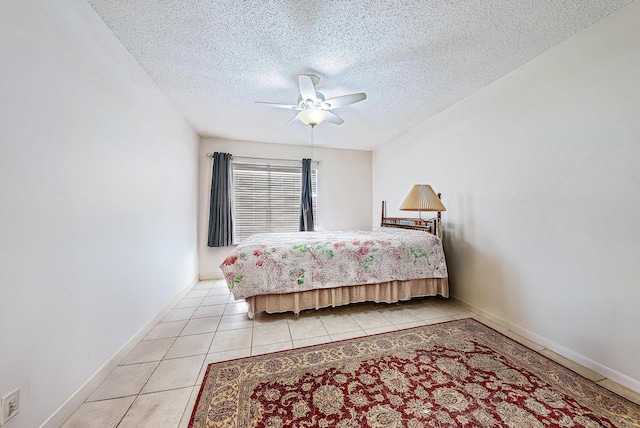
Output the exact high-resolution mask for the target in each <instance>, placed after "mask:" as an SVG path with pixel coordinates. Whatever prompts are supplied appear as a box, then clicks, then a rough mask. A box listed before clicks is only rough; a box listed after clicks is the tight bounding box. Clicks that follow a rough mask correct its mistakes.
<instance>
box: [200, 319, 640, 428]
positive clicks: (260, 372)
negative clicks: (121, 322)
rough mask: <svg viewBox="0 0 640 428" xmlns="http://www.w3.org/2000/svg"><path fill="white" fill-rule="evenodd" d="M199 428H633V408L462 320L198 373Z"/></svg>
mask: <svg viewBox="0 0 640 428" xmlns="http://www.w3.org/2000/svg"><path fill="white" fill-rule="evenodd" d="M189 426H190V427H193V428H196V427H197V428H201V427H241V428H245V427H269V428H277V427H300V428H301V427H337V428H358V427H411V428H418V427H518V428H519V427H638V426H640V406H638V405H636V404H634V403H632V402H630V401H627V400H625V399H624V398H621V397H619V396H618V395H615V394H613V393H612V392H610V391H608V390H606V389H605V388H602V387H601V386H599V385H597V384H596V383H594V382H592V381H590V380H588V379H585V378H583V377H582V376H580V375H578V374H576V373H574V372H573V371H571V370H568V369H566V368H564V367H562V366H560V365H559V364H557V363H555V362H553V361H551V360H549V359H548V358H546V357H544V356H542V355H540V354H539V353H537V352H535V351H532V350H531V349H529V348H527V347H525V346H523V345H520V344H519V343H517V342H515V341H513V340H511V339H509V338H508V337H506V336H503V335H502V334H500V333H498V332H496V331H495V330H492V329H491V328H489V327H487V326H485V325H484V324H481V323H479V322H478V321H475V320H473V319H463V320H458V321H451V322H447V323H443V324H435V325H428V326H424V327H418V328H413V329H409V330H401V331H396V332H392V333H385V334H380V335H376V336H367V337H362V338H358V339H351V340H346V341H341V342H334V343H328V344H324V345H318V346H312V347H307V348H301V349H294V350H291V351H285V352H278V353H274V354H266V355H261V356H256V357H250V358H244V359H239V360H232V361H226V362H221V363H214V364H211V365H209V367H208V369H207V374H206V377H205V380H204V382H203V384H202V387H201V390H200V394H199V396H198V401H197V403H196V407H195V409H194V411H193V415H192V417H191V421H190V424H189Z"/></svg>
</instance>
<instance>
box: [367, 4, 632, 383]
mask: <svg viewBox="0 0 640 428" xmlns="http://www.w3.org/2000/svg"><path fill="white" fill-rule="evenodd" d="M638 22H640V2H638V1H636V2H634V3H632V4H631V5H630V6H628V7H626V8H624V9H622V10H621V11H619V12H618V13H616V14H614V15H612V16H610V17H609V18H607V19H605V20H604V21H602V22H600V23H598V24H596V25H594V26H593V27H591V28H588V29H587V30H585V31H583V32H582V33H580V34H578V35H576V36H575V37H573V38H571V39H569V40H567V41H565V42H564V43H562V44H560V45H559V46H557V47H555V48H553V49H551V50H550V51H548V52H546V53H545V54H543V55H541V56H540V57H538V58H536V59H534V60H532V61H531V62H530V63H528V64H526V65H524V66H522V67H521V68H519V69H518V70H516V71H514V72H512V73H511V74H509V75H507V76H505V77H503V78H502V79H500V80H498V81H497V82H495V83H494V84H492V85H489V86H488V87H486V88H484V89H483V90H481V91H479V92H477V93H476V94H474V95H473V96H471V97H469V98H468V99H466V100H463V101H462V102H460V103H458V104H457V105H455V106H453V107H451V108H449V109H448V110H446V111H444V112H442V113H441V114H439V115H438V116H436V117H434V118H432V119H431V120H427V121H425V122H424V123H422V124H421V125H419V126H418V127H416V128H414V129H412V130H410V131H409V132H407V133H406V134H404V135H402V136H400V137H399V138H397V139H395V140H394V141H391V142H389V143H388V144H386V145H384V146H383V147H381V148H379V149H378V150H375V151H374V154H373V177H374V182H373V183H374V184H373V202H374V205H373V206H374V208H375V207H376V206H377V203H378V201H379V200H381V199H386V200H387V201H388V202H389V209H390V211H389V213H390V214H394V212H393V210H392V208H397V207H399V205H400V203H401V202H402V199H403V198H404V196H405V195H406V192H407V191H408V190H409V188H410V187H411V185H412V184H414V183H428V184H431V185H432V186H433V187H434V189H435V190H436V191H440V192H442V193H443V202H444V204H445V206H446V207H447V212H445V213H444V225H445V251H446V255H447V258H448V263H449V268H450V276H451V287H452V293H453V295H454V296H455V297H457V298H459V299H462V300H463V301H465V302H468V303H469V304H471V305H473V306H475V307H476V308H479V309H480V310H484V311H486V312H487V313H489V314H491V315H493V316H495V317H496V318H498V319H502V320H503V321H505V322H506V323H508V325H509V326H511V327H512V328H515V329H516V330H519V331H521V332H524V333H526V334H528V335H529V336H530V337H532V338H534V339H537V340H539V341H541V342H543V344H546V345H547V346H548V347H550V348H552V349H554V350H556V351H557V352H560V353H562V354H564V355H566V356H569V357H571V358H574V359H576V360H577V361H578V362H581V363H583V364H585V365H587V366H588V367H591V368H593V369H595V370H597V371H599V372H601V373H602V374H605V375H606V376H608V377H610V378H612V379H613V380H616V381H618V382H619V383H622V384H624V385H626V386H628V387H630V388H632V389H635V390H636V391H640V363H639V360H638V356H639V355H640V340H639V339H638V337H639V336H638V328H639V327H640V311H639V310H638V302H640V287H639V286H638V278H639V277H640V263H638V254H640V222H639V221H638V219H640V192H639V191H638V188H639V186H640V120H639V117H638V112H639V111H640V43H639V42H638V40H640V25H638ZM395 214H399V211H397V212H396V213H395Z"/></svg>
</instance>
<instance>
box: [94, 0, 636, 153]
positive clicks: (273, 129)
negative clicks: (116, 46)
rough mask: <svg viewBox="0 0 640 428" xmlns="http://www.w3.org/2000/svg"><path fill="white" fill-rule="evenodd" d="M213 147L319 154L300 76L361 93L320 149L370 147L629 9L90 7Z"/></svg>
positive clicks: (373, 4) (493, 0)
mask: <svg viewBox="0 0 640 428" xmlns="http://www.w3.org/2000/svg"><path fill="white" fill-rule="evenodd" d="M88 2H89V3H90V4H91V5H92V6H93V8H94V9H95V10H96V12H97V13H98V14H99V15H100V16H101V17H102V19H103V20H104V21H105V22H106V24H107V25H108V26H109V27H110V28H111V30H112V31H113V32H114V34H115V35H116V37H118V39H120V41H121V42H122V44H123V45H124V46H125V47H126V48H127V49H128V50H129V52H130V53H131V54H132V55H133V57H134V58H135V59H136V60H137V61H138V62H139V63H140V65H141V66H142V67H143V68H144V69H145V70H146V71H147V72H148V73H149V75H150V76H151V78H152V79H153V80H155V82H156V83H157V85H158V86H159V87H160V89H161V90H162V91H163V92H164V93H165V94H166V95H167V97H168V98H169V99H171V100H172V101H173V102H174V104H175V105H176V107H177V108H178V109H179V110H180V111H181V112H182V114H183V115H184V117H185V118H186V119H187V120H188V121H189V122H190V123H191V124H192V126H193V127H194V128H195V130H196V131H197V132H198V133H199V134H200V135H201V136H204V137H220V138H230V139H236V140H249V141H262V142H273V143H286V144H305V145H308V144H309V143H310V132H309V131H310V128H309V127H308V126H305V125H303V124H302V123H301V122H299V121H297V120H296V121H294V122H292V123H290V124H288V125H285V124H286V123H287V122H288V121H289V119H291V117H293V116H294V113H295V112H291V111H287V110H284V109H276V108H270V107H266V106H262V105H258V104H255V103H254V102H255V101H269V102H275V103H284V104H296V103H297V97H298V87H297V76H298V74H301V73H305V74H306V73H311V74H315V75H317V76H318V77H319V78H320V81H319V83H318V85H317V90H318V91H320V92H322V93H323V94H324V95H325V97H326V98H331V97H335V96H339V95H343V94H349V93H353V92H366V93H367V99H366V100H365V101H362V102H360V103H358V104H354V105H351V106H347V107H343V108H341V109H338V110H335V113H337V114H338V115H340V117H342V118H343V119H344V120H345V123H344V124H342V125H333V124H330V123H326V122H325V123H323V124H320V125H319V126H318V127H317V128H316V130H315V144H316V145H318V146H330V147H343V148H352V149H372V148H374V147H376V146H378V145H380V144H382V143H384V142H386V141H388V140H390V139H392V138H394V137H395V136H397V135H399V134H401V133H402V132H404V131H406V130H407V129H409V128H411V127H413V126H415V125H417V124H418V123H420V122H422V121H424V120H425V119H427V118H429V117H430V116H433V115H434V114H436V113H438V112H440V111H442V110H443V109H445V108H447V107H449V106H451V105H452V104H454V103H456V102H457V101H459V100H461V99H463V98H465V97H467V96H468V95H470V94H472V93H473V92H475V91H477V90H478V89H480V88H482V87H483V86H486V85H487V84H489V83H491V82H493V81H495V80H496V79H498V78H499V77H501V76H503V75H505V74H506V73H508V72H510V71H512V70H514V69H516V68H517V67H519V66H520V65H522V64H524V63H525V62H527V61H529V60H530V59H532V58H534V57H535V56H537V55H539V54H541V53H542V52H544V51H545V50H547V49H549V48H550V47H552V46H554V45H556V44H558V43H559V42H561V41H562V40H565V39H567V38H568V37H570V36H571V35H573V34H575V33H577V32H579V31H580V30H582V29H584V28H586V27H588V26H590V25H592V24H594V23H595V22H597V21H599V20H600V19H602V18H604V17H606V16H607V15H609V14H610V13H612V12H614V11H616V10H618V9H620V8H621V7H622V6H624V5H626V4H628V3H631V0H606V1H605V0H519V1H518V0H467V1H462V0H460V1H456V0H429V1H427V0H406V1H341V0H337V1H328V0H315V1H314V0H308V1H292V0H280V1H241V0H220V1H212V0H173V1H169V0H88Z"/></svg>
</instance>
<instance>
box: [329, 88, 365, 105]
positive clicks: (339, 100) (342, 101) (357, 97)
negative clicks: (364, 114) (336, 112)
mask: <svg viewBox="0 0 640 428" xmlns="http://www.w3.org/2000/svg"><path fill="white" fill-rule="evenodd" d="M366 99H367V94H365V93H364V92H359V93H357V94H349V95H342V96H339V97H335V98H330V99H328V100H326V101H325V102H323V103H322V107H324V108H325V109H334V108H340V107H344V106H348V105H349V104H355V103H358V102H360V101H362V100H366ZM325 106H326V107H325Z"/></svg>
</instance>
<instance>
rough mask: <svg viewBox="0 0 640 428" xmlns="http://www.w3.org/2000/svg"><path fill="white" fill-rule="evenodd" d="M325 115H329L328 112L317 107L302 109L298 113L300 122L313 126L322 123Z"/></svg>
mask: <svg viewBox="0 0 640 428" xmlns="http://www.w3.org/2000/svg"><path fill="white" fill-rule="evenodd" d="M325 117H327V112H326V111H324V110H320V109H317V108H309V109H306V110H301V111H300V113H298V119H300V122H302V123H304V124H305V125H311V126H316V125H319V124H321V123H322V122H323V121H324V118H325Z"/></svg>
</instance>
